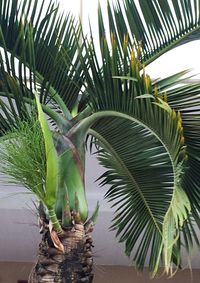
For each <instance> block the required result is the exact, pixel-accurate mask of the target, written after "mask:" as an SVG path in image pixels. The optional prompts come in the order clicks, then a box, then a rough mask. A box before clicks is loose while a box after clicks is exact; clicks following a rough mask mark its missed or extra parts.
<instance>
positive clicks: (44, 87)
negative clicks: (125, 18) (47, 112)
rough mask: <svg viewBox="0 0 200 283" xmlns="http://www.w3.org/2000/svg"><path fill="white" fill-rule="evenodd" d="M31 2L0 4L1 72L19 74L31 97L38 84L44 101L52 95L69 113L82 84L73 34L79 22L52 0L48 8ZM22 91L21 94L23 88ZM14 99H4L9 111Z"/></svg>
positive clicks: (51, 97)
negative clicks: (8, 105)
mask: <svg viewBox="0 0 200 283" xmlns="http://www.w3.org/2000/svg"><path fill="white" fill-rule="evenodd" d="M31 3H32V2H31V1H18V0H13V1H9V3H8V2H7V1H1V3H0V11H1V12H0V13H1V14H0V25H1V31H0V34H1V36H0V38H1V39H0V45H1V47H3V52H1V53H2V58H1V71H3V73H5V72H8V73H9V74H10V75H12V76H14V77H15V79H18V81H19V85H20V88H21V90H22V91H23V89H24V85H25V86H26V87H28V88H29V89H30V91H29V95H30V96H29V97H30V98H32V99H33V98H34V95H33V90H34V88H35V87H36V84H37V88H38V87H39V88H40V100H41V101H42V102H43V103H44V104H47V103H48V102H49V99H53V101H54V102H56V103H57V104H58V105H59V107H60V109H61V111H62V112H63V113H64V114H65V115H66V116H67V118H69V115H68V114H69V111H68V108H69V109H70V110H72V109H73V108H74V106H75V105H76V104H77V103H78V102H79V101H80V100H81V96H80V89H81V87H82V84H83V75H82V69H81V68H80V64H79V60H78V59H77V53H76V50H77V42H76V40H75V36H74V33H76V34H77V36H78V37H79V35H80V26H79V24H78V23H75V21H74V19H73V17H72V16H71V15H67V16H66V15H60V14H59V12H58V10H59V9H58V8H59V7H58V5H56V4H55V3H54V2H53V1H49V5H48V6H47V8H45V7H44V1H43V2H42V3H39V2H38V1H35V2H34V4H31ZM41 12H42V13H43V15H44V16H43V17H42V18H41ZM9 54H10V55H9ZM17 62H18V63H17ZM72 62H73V64H72ZM2 69H5V72H4V70H2ZM11 70H12V73H10V72H11ZM3 73H2V76H4V74H3ZM4 87H5V86H4ZM4 92H6V91H5V88H4ZM7 92H8V90H7ZM58 93H59V96H58ZM22 94H23V95H22V96H26V95H27V92H24V93H22ZM15 99H16V102H17V103H19V104H20V101H21V100H22V99H21V98H20V99H18V98H17V96H16V97H15ZM13 103H14V102H13V101H11V100H9V104H10V107H11V108H12V111H13V112H14V108H15V107H13ZM14 104H15V103H14ZM17 106H18V105H17ZM19 112H21V111H20V109H19Z"/></svg>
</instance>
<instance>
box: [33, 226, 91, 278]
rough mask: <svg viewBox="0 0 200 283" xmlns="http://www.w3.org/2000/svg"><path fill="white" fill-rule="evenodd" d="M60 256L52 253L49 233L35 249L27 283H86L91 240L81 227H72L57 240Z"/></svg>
mask: <svg viewBox="0 0 200 283" xmlns="http://www.w3.org/2000/svg"><path fill="white" fill-rule="evenodd" d="M60 241H61V242H62V244H63V246H64V252H61V251H59V250H58V249H56V248H55V247H54V245H53V243H52V241H51V237H50V233H49V231H46V232H45V233H44V235H43V238H42V241H41V243H40V245H39V253H38V260H37V263H36V265H35V267H34V268H33V271H32V273H31V275H30V278H29V283H44V282H45V283H47V282H52V283H53V282H56V283H79V282H85V283H90V282H92V281H93V274H92V265H93V258H92V239H91V236H90V235H89V234H87V232H86V231H85V229H84V225H81V224H75V225H74V226H73V228H71V229H69V230H68V231H65V232H64V233H63V235H62V236H60Z"/></svg>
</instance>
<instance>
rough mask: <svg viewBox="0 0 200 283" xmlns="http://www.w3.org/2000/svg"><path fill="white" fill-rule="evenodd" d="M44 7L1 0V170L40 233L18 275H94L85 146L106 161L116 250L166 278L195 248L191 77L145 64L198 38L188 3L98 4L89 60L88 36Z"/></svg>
mask: <svg viewBox="0 0 200 283" xmlns="http://www.w3.org/2000/svg"><path fill="white" fill-rule="evenodd" d="M44 2H45V1H44V0H43V1H42V3H41V4H40V3H39V2H38V1H37V0H36V1H34V3H32V1H31V0H21V1H18V0H12V1H6V0H5V1H0V11H1V12H0V23H1V29H0V45H1V56H0V60H1V73H0V74H1V86H0V87H1V90H0V105H1V111H0V129H1V135H2V138H1V140H2V143H1V158H2V165H1V172H4V173H6V174H7V175H9V176H10V181H12V182H14V183H22V184H23V185H24V186H25V187H26V188H27V189H28V190H30V191H31V192H32V193H34V194H35V195H36V197H37V198H38V200H39V206H38V211H39V215H40V225H41V232H42V233H43V238H42V241H41V243H40V246H39V252H38V261H37V264H36V266H35V267H34V269H33V271H32V274H31V275H30V279H29V282H41V283H42V282H92V280H93V275H92V238H91V236H90V232H92V230H93V226H94V224H95V220H96V218H97V214H98V204H97V207H96V209H95V211H94V213H93V215H92V216H91V218H89V217H88V207H87V199H86V196H85V183H84V173H85V169H84V168H85V150H86V145H88V147H89V148H90V150H91V151H95V153H96V155H97V157H98V159H99V161H100V163H101V164H102V165H103V166H104V167H105V168H106V172H105V173H104V174H103V175H102V176H100V178H99V180H100V184H101V185H104V184H108V185H109V186H110V189H109V190H108V191H107V193H106V197H107V199H108V200H109V201H111V202H112V206H113V207H114V208H115V217H114V219H113V224H112V228H113V229H116V230H117V236H118V237H119V240H120V241H121V242H124V243H125V252H126V254H127V255H128V256H129V257H131V259H132V260H133V261H134V262H135V265H136V267H137V268H138V269H139V270H142V269H143V268H144V265H145V264H146V263H147V264H148V266H149V270H150V272H151V273H152V275H155V274H156V273H157V271H158V268H159V266H161V265H163V266H164V269H165V271H166V273H167V274H171V273H172V272H173V268H175V269H176V268H179V267H181V252H182V250H183V249H186V251H187V252H188V255H189V260H190V255H191V250H192V248H193V246H194V245H195V244H197V245H199V241H198V235H197V232H196V226H197V227H199V226H200V221H199V208H200V206H199V198H200V193H199V186H200V178H199V177H198V172H199V167H200V162H199V161H200V150H199V147H200V135H199V133H200V131H199V130H200V123H199V120H200V115H199V93H200V84H199V83H192V82H189V83H188V80H185V79H184V75H186V73H187V72H186V71H183V72H180V73H178V74H172V75H171V76H170V77H168V78H164V79H157V80H152V79H151V78H150V77H149V76H148V75H147V74H146V72H145V67H146V66H147V65H148V64H150V63H151V62H153V61H154V60H156V59H157V58H158V57H159V56H161V55H162V54H163V53H165V52H167V51H168V50H170V49H172V48H174V47H176V46H178V45H180V44H183V43H185V42H187V41H191V40H194V39H198V38H199V30H200V14H199V13H198V9H199V1H197V0H191V1H188V0H182V1H168V0H162V1H154V0H148V1H145V0H139V1H138V2H137V3H138V4H137V5H136V1H134V0H123V1H119V0H117V1H116V4H109V2H108V9H107V11H108V17H109V31H108V35H106V34H105V28H104V21H103V16H102V12H101V8H99V14H98V21H99V35H100V50H101V52H100V53H101V55H100V58H98V55H97V54H98V52H97V51H96V48H95V45H94V42H93V39H92V36H91V38H90V39H87V37H85V36H84V35H82V29H81V26H80V25H79V24H78V23H76V22H75V20H74V19H73V17H72V16H71V15H68V16H65V15H63V14H60V13H59V9H58V6H57V4H55V3H54V2H53V1H49V5H48V7H47V8H45V6H44ZM41 13H43V16H42V17H41ZM80 39H81V40H80ZM163 67H164V66H163Z"/></svg>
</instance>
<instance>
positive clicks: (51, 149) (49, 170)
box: [35, 94, 58, 207]
mask: <svg viewBox="0 0 200 283" xmlns="http://www.w3.org/2000/svg"><path fill="white" fill-rule="evenodd" d="M35 97H36V103H37V109H38V120H39V122H40V125H41V128H42V132H43V136H44V143H45V152H46V178H45V190H46V198H45V204H46V206H47V207H52V206H54V204H55V201H56V192H57V188H58V156H57V152H56V149H55V146H54V142H53V137H52V133H51V131H50V129H49V126H48V124H47V120H46V118H45V116H44V113H43V111H42V107H41V104H40V102H39V98H38V95H37V94H36V96H35Z"/></svg>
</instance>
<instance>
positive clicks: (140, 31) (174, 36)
mask: <svg viewBox="0 0 200 283" xmlns="http://www.w3.org/2000/svg"><path fill="white" fill-rule="evenodd" d="M99 9H101V8H99ZM198 10H199V1H198V0H192V1H188V0H183V1H168V0H159V1H154V0H149V1H146V0H139V1H138V2H136V1H134V0H123V1H119V0H117V1H116V3H115V4H110V2H109V1H108V17H109V29H110V30H109V33H114V34H115V35H116V37H117V42H118V48H119V50H120V54H121V56H120V57H121V60H123V58H122V57H123V38H124V35H127V38H128V45H129V51H130V50H131V49H132V46H133V45H134V42H135V41H136V42H141V44H142V62H143V63H144V64H145V65H147V64H149V63H151V62H152V61H154V60H155V59H156V58H158V57H159V56H161V55H162V54H163V53H165V52H167V51H169V50H170V49H172V48H174V47H176V46H178V45H180V44H183V43H186V42H188V41H192V40H196V39H199V37H200V18H199V13H198ZM99 13H101V11H100V12H99ZM99 27H100V37H102V36H103V35H104V34H105V29H104V25H103V24H102V18H101V17H99Z"/></svg>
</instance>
